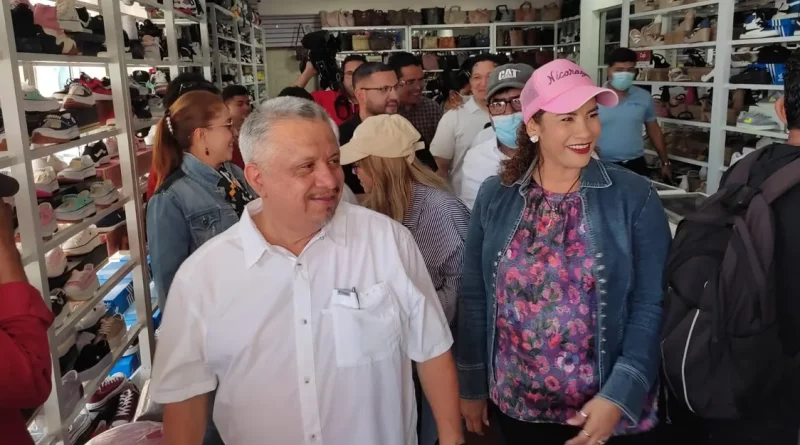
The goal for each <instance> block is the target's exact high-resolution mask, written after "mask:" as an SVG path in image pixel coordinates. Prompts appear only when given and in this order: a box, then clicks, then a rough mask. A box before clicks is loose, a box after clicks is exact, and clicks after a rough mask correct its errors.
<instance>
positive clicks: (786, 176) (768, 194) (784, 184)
mask: <svg viewBox="0 0 800 445" xmlns="http://www.w3.org/2000/svg"><path fill="white" fill-rule="evenodd" d="M745 159H747V156H745ZM743 160H744V159H743ZM739 162H741V161H739ZM799 183H800V158H798V159H795V160H794V161H792V162H790V163H788V164H786V165H784V166H783V167H781V168H780V169H779V170H778V171H776V172H775V173H773V174H772V175H770V177H769V178H767V179H766V180H764V182H763V183H761V187H760V188H761V194H762V195H764V199H766V200H767V204H772V202H773V201H775V200H776V199H778V198H780V197H781V195H783V194H784V193H786V192H787V191H788V190H789V189H791V188H792V187H794V186H795V185H797V184H799Z"/></svg>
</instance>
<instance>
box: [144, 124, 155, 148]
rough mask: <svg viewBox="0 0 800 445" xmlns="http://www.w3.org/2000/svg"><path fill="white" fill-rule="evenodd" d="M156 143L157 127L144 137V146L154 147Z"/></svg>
mask: <svg viewBox="0 0 800 445" xmlns="http://www.w3.org/2000/svg"><path fill="white" fill-rule="evenodd" d="M155 143H156V126H155V125H153V126H152V127H151V128H150V132H149V133H147V136H145V137H144V145H146V146H148V147H152V146H153V145H155Z"/></svg>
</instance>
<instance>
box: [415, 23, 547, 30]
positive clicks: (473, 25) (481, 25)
mask: <svg viewBox="0 0 800 445" xmlns="http://www.w3.org/2000/svg"><path fill="white" fill-rule="evenodd" d="M550 23H551V24H552V23H554V22H550ZM503 24H505V25H507V24H508V23H503ZM497 25H500V23H497ZM517 26H524V25H521V24H517ZM491 27H492V24H491V23H456V24H452V25H412V26H409V27H408V28H409V31H416V30H420V29H462V28H475V29H478V28H480V29H483V28H491ZM401 28H402V27H401Z"/></svg>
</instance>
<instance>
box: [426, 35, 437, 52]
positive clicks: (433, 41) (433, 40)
mask: <svg viewBox="0 0 800 445" xmlns="http://www.w3.org/2000/svg"><path fill="white" fill-rule="evenodd" d="M438 47H439V38H438V37H435V36H425V37H423V39H422V49H436V48H438Z"/></svg>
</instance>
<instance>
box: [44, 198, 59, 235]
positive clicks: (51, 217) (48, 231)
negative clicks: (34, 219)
mask: <svg viewBox="0 0 800 445" xmlns="http://www.w3.org/2000/svg"><path fill="white" fill-rule="evenodd" d="M39 224H40V227H41V228H42V237H43V238H49V237H51V236H53V234H54V233H56V230H58V224H57V223H56V214H55V212H54V211H53V206H52V205H51V204H50V203H49V202H43V203H41V204H39Z"/></svg>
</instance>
